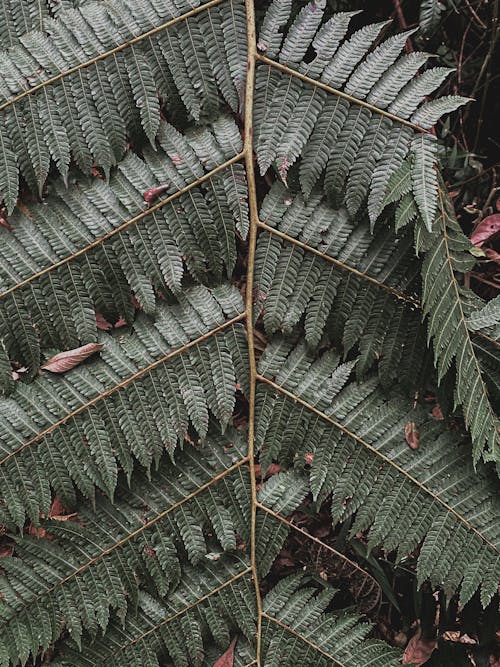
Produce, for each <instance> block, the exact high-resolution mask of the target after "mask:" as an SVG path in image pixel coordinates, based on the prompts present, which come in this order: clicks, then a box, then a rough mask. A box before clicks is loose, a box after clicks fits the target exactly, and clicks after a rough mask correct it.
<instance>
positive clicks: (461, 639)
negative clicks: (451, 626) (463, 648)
mask: <svg viewBox="0 0 500 667" xmlns="http://www.w3.org/2000/svg"><path fill="white" fill-rule="evenodd" d="M442 637H443V639H444V640H445V641H447V642H457V643H458V644H477V642H476V640H475V639H472V637H469V635H461V634H460V631H459V630H448V631H447V632H443V635H442Z"/></svg>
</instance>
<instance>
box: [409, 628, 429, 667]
mask: <svg viewBox="0 0 500 667" xmlns="http://www.w3.org/2000/svg"><path fill="white" fill-rule="evenodd" d="M435 648H436V640H435V639H423V638H422V628H421V627H420V625H419V626H418V629H417V632H416V633H415V634H414V635H413V637H412V638H411V639H410V641H409V642H408V646H407V647H406V649H405V652H404V655H403V665H408V664H413V665H417V666H418V665H423V664H424V662H427V660H429V658H430V657H431V653H432V652H433V651H434V649H435Z"/></svg>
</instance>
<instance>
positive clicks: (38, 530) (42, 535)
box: [26, 521, 53, 540]
mask: <svg viewBox="0 0 500 667" xmlns="http://www.w3.org/2000/svg"><path fill="white" fill-rule="evenodd" d="M26 532H27V533H28V535H33V537H38V539H40V540H52V539H53V537H52V536H51V535H49V533H47V531H46V530H45V528H42V527H41V526H35V524H34V523H32V522H31V521H30V523H29V524H28V526H27V528H26Z"/></svg>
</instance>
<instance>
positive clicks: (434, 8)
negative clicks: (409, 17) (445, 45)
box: [418, 0, 446, 34]
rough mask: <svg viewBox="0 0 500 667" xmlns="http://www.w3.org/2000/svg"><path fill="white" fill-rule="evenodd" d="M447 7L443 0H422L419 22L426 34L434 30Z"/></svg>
mask: <svg viewBox="0 0 500 667" xmlns="http://www.w3.org/2000/svg"><path fill="white" fill-rule="evenodd" d="M445 8H446V5H445V3H444V2H443V0H421V2H420V15H419V19H418V22H419V24H420V28H421V30H422V32H423V33H424V34H429V33H431V32H432V31H433V30H434V28H435V27H436V26H437V25H438V23H439V19H440V17H441V14H442V12H443V11H444V9H445Z"/></svg>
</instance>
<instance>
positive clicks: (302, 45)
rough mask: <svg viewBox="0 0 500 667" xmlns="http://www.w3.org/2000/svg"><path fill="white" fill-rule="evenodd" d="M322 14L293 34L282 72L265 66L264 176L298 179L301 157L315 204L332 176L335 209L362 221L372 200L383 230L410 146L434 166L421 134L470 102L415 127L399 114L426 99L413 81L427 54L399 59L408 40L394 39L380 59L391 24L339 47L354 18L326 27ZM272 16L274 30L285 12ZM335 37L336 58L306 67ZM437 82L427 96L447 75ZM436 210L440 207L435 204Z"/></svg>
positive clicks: (443, 107)
mask: <svg viewBox="0 0 500 667" xmlns="http://www.w3.org/2000/svg"><path fill="white" fill-rule="evenodd" d="M322 11H323V10H322V9H321V8H320V7H319V6H318V5H316V4H315V3H309V4H308V5H307V6H306V7H304V8H303V9H302V10H301V12H300V13H299V14H298V16H297V18H296V19H295V23H294V24H293V27H292V28H291V29H290V32H289V34H288V37H287V39H288V40H290V42H289V43H288V42H287V41H286V40H285V42H284V43H283V46H282V47H281V50H280V52H279V54H278V61H279V62H278V61H273V60H270V59H269V58H268V57H266V56H259V59H260V60H261V61H262V63H263V64H262V65H261V66H260V67H259V68H258V70H257V81H256V85H257V89H258V90H259V95H258V96H257V98H256V130H257V141H256V151H257V158H258V162H259V167H260V170H261V173H265V172H266V171H267V170H268V168H269V167H270V166H271V164H273V165H274V166H275V167H276V170H277V171H278V173H279V174H280V176H281V178H282V180H283V181H284V182H286V177H287V173H288V171H289V169H290V168H291V167H292V165H293V164H294V163H295V162H296V161H297V159H298V158H299V157H301V158H302V159H301V163H300V168H299V172H300V181H301V185H302V188H303V192H304V195H305V196H306V197H309V196H310V195H311V192H312V189H313V187H314V186H315V185H316V183H317V182H318V179H319V178H320V176H321V174H322V172H323V171H324V170H326V172H325V179H324V188H325V192H326V193H327V194H328V196H329V197H330V199H331V200H332V201H333V202H334V203H335V204H336V205H339V204H341V203H343V202H345V204H346V206H347V208H348V210H349V212H350V213H351V214H353V215H354V214H355V213H357V211H359V209H360V207H361V205H362V204H363V202H364V201H365V200H366V199H367V198H368V199H369V202H370V203H369V212H370V217H371V220H372V223H374V222H375V220H376V219H377V218H378V216H379V215H380V213H381V210H382V201H383V199H384V196H385V192H386V188H387V184H388V180H389V178H390V176H391V174H392V173H393V172H394V171H396V170H397V168H398V166H399V165H400V164H401V162H402V161H403V160H404V158H405V157H406V155H407V153H408V151H409V150H410V146H413V150H414V151H416V152H418V153H419V155H418V159H419V160H420V161H423V160H424V159H426V158H424V156H423V155H421V154H420V152H419V145H418V144H417V143H415V142H413V144H412V138H413V137H414V136H415V131H417V134H420V132H423V131H424V130H425V128H427V127H430V126H431V125H432V124H433V123H434V122H436V120H437V119H438V118H439V117H440V116H441V115H442V114H443V113H446V112H449V111H452V110H454V109H456V108H457V107H458V106H460V105H461V104H463V103H465V102H466V101H467V100H465V98H460V97H458V96H457V97H454V98H443V99H442V100H436V101H434V102H431V103H427V104H424V105H423V107H421V109H420V110H418V111H417V112H416V113H415V114H414V116H413V117H412V119H411V122H408V121H407V117H403V116H399V117H398V115H397V114H396V113H394V111H393V109H392V107H395V106H397V104H398V100H399V97H400V96H402V97H403V98H405V99H407V98H408V97H411V96H412V95H414V94H415V92H416V91H417V89H418V88H417V87H415V85H413V84H414V81H415V79H414V80H413V81H412V79H413V78H414V77H415V74H416V73H417V72H418V70H419V68H420V67H421V66H422V65H423V64H424V63H425V62H426V60H427V57H428V56H427V54H422V53H413V54H411V55H403V56H399V54H400V52H401V50H402V48H403V46H404V44H405V42H406V39H407V38H408V33H402V34H400V35H396V36H394V37H390V38H388V39H387V40H385V41H384V42H382V43H381V44H380V45H379V46H377V47H376V48H375V49H374V50H372V51H370V50H369V49H370V45H371V44H372V43H373V41H374V40H375V39H376V38H377V36H378V34H379V33H380V31H381V29H382V27H383V25H384V24H373V25H370V26H366V27H365V28H362V29H361V30H359V31H358V32H356V33H354V34H353V35H352V36H351V37H350V38H349V39H346V40H344V41H343V42H342V44H341V45H340V46H339V44H340V42H341V40H342V38H343V37H344V35H345V33H346V31H347V27H348V23H349V20H350V18H351V17H352V15H353V14H352V13H349V14H339V15H335V16H334V17H332V18H331V19H330V20H329V21H328V22H326V23H325V24H324V25H323V26H321V27H319V26H320V25H321V24H320V19H321V15H322ZM269 12H270V16H271V18H270V23H272V20H271V19H272V17H273V16H274V13H275V12H277V5H276V7H275V5H274V3H273V5H271V8H270V10H269ZM266 25H267V24H266V19H264V26H266ZM318 27H319V30H318ZM266 29H267V28H266ZM330 32H331V33H332V35H334V37H333V39H332V44H331V45H330V47H329V50H328V51H327V55H324V54H323V53H322V54H321V56H320V53H319V51H318V52H317V57H316V58H314V59H313V60H312V61H311V63H310V67H309V66H308V65H307V64H305V63H304V62H303V61H302V62H301V60H302V58H303V56H304V54H305V52H306V50H307V49H308V48H313V49H315V48H318V49H319V44H322V35H323V33H325V34H326V33H328V34H329V33H330ZM266 38H267V37H266V36H264V38H263V39H262V42H263V44H265V42H266ZM269 69H275V70H277V71H278V72H279V74H278V75H276V73H271V72H270V71H269ZM303 72H306V73H309V74H311V75H314V78H310V77H309V76H306V74H303ZM429 72H431V73H434V74H430V75H429V74H428V73H427V72H426V73H425V74H427V76H426V77H425V79H424V83H423V84H422V86H421V88H422V90H426V85H427V86H428V85H430V84H435V83H436V81H437V80H438V79H439V78H440V77H441V75H442V72H443V70H442V69H439V68H436V72H434V70H429ZM416 80H418V79H416ZM436 85H437V84H436ZM424 94H425V93H424ZM424 94H423V95H422V96H419V98H418V100H415V106H416V105H418V104H419V103H421V102H422V101H423V100H424ZM387 108H389V111H387V112H386V111H385V110H386V109H387ZM278 118H279V122H278ZM419 121H422V125H419ZM412 130H413V131H412ZM434 163H435V160H432V165H434ZM418 196H419V195H417V197H418ZM427 206H430V207H433V206H435V201H434V200H431V203H428V204H427Z"/></svg>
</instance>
